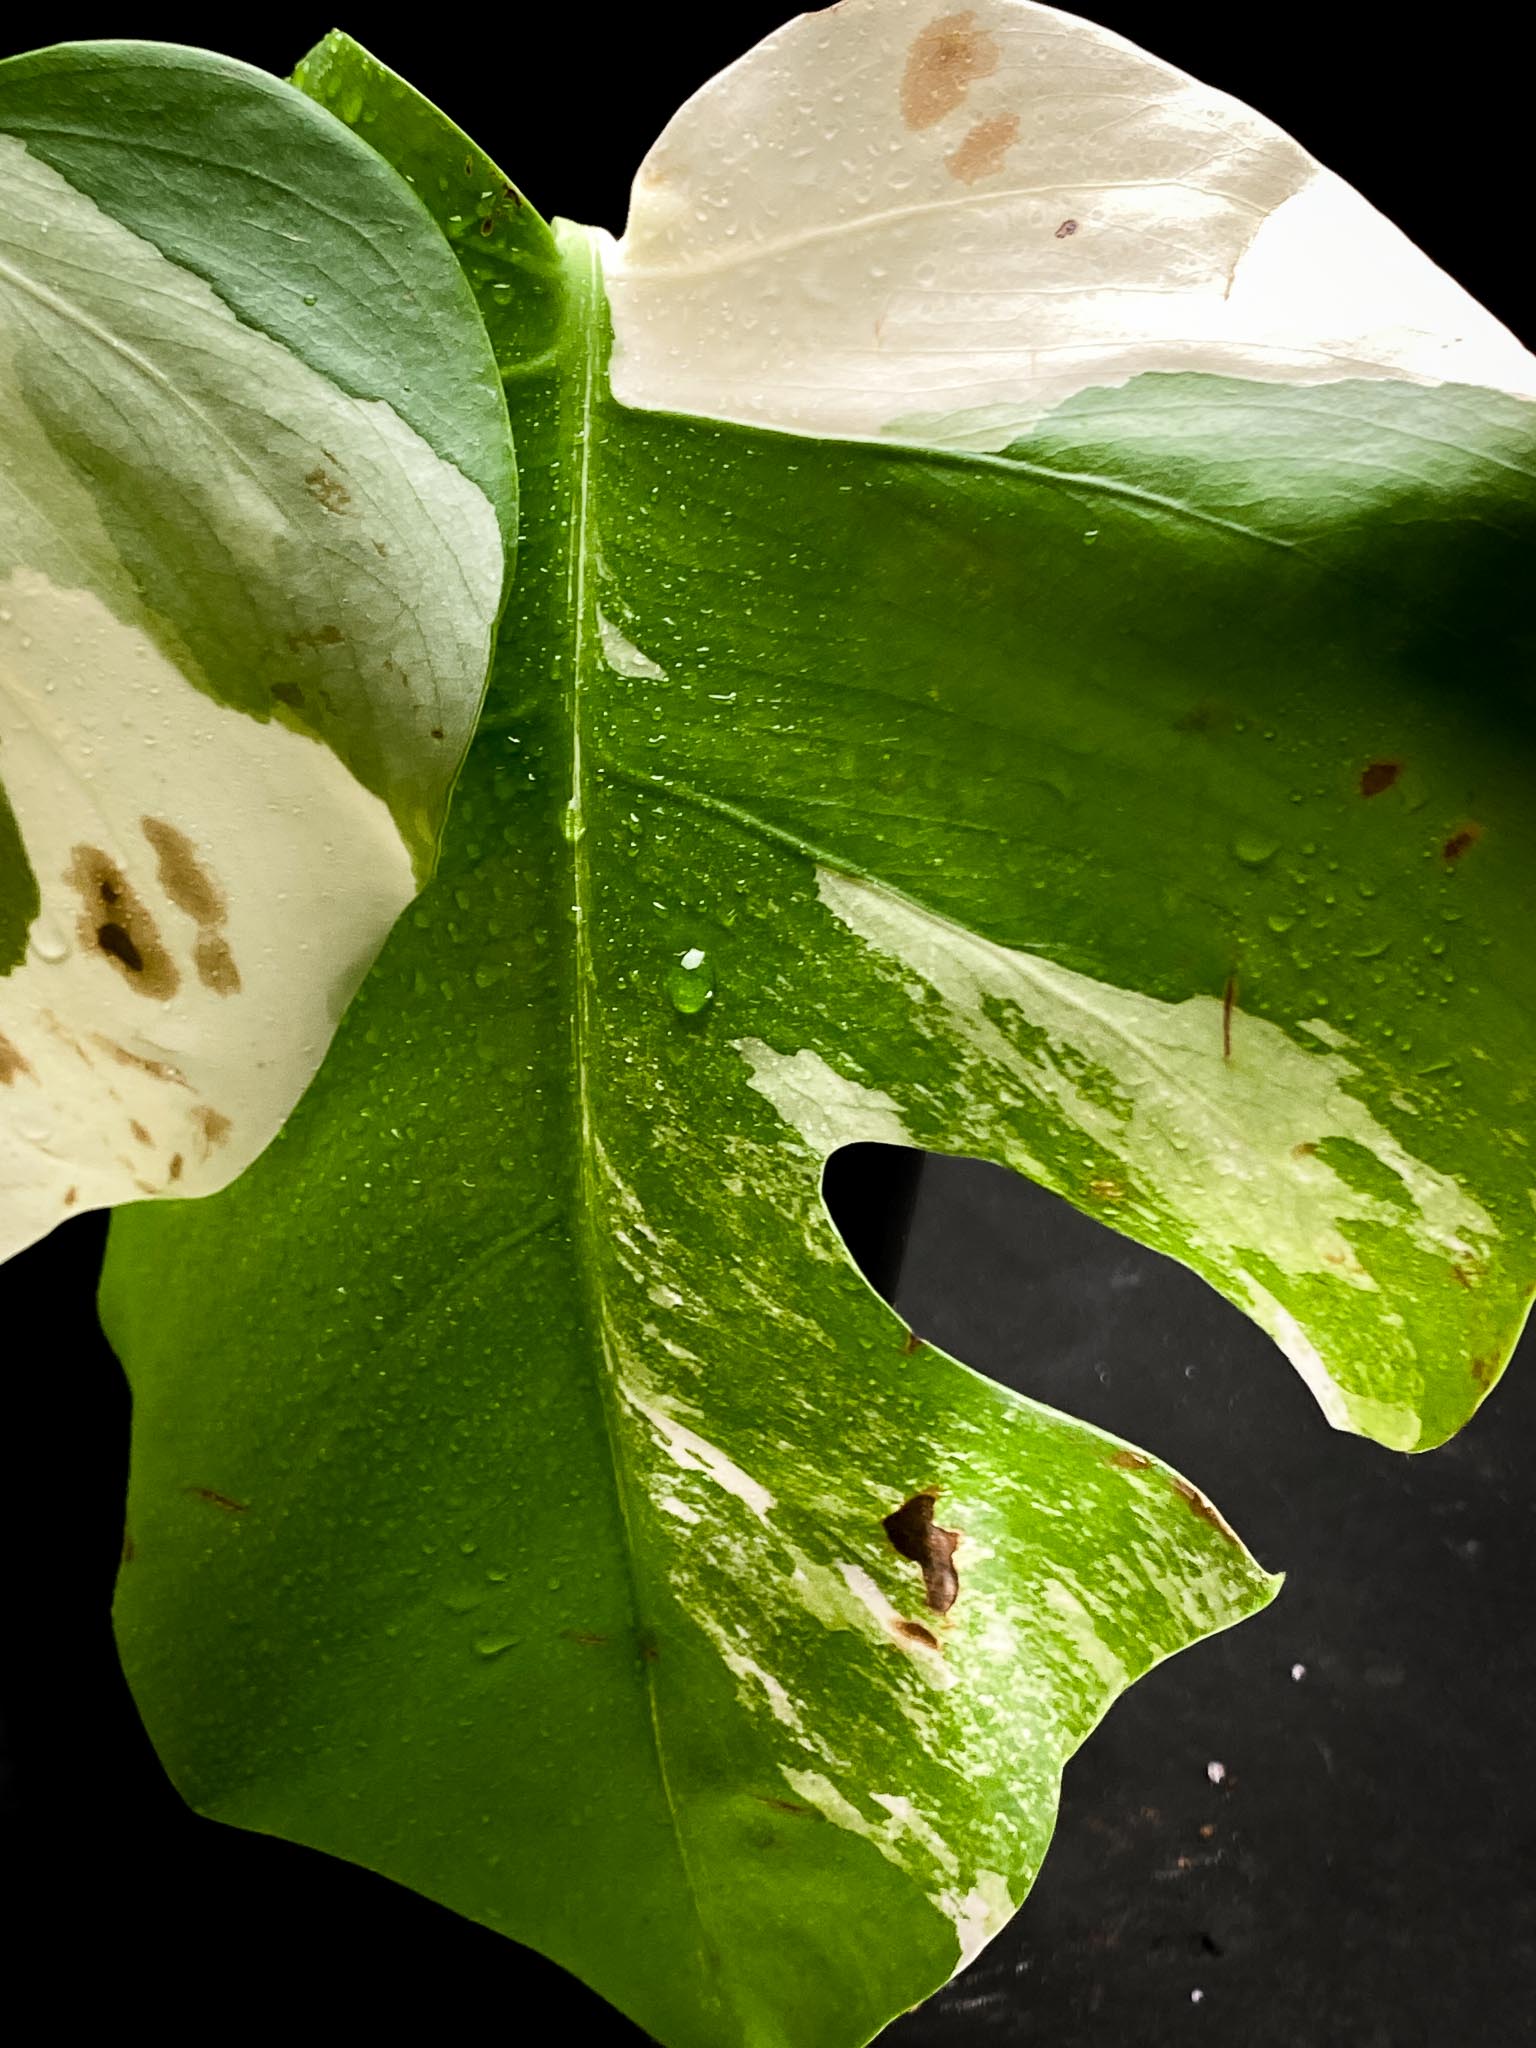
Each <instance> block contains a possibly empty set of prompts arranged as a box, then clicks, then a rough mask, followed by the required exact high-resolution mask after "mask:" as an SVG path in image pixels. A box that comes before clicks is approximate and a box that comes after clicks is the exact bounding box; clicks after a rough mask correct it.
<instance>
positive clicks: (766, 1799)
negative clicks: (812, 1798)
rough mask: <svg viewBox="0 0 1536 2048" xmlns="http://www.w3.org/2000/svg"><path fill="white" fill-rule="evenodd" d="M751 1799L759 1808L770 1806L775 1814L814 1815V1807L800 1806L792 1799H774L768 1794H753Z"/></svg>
mask: <svg viewBox="0 0 1536 2048" xmlns="http://www.w3.org/2000/svg"><path fill="white" fill-rule="evenodd" d="M752 1797H753V1798H754V1799H755V1800H756V1801H757V1803H758V1805H759V1806H771V1807H773V1809H774V1810H775V1812H777V1813H808V1814H811V1815H813V1816H814V1815H815V1812H816V1809H815V1807H814V1806H801V1805H800V1804H799V1802H798V1801H797V1800H794V1799H775V1798H774V1797H773V1795H772V1794H771V1793H769V1792H754V1793H753V1794H752Z"/></svg>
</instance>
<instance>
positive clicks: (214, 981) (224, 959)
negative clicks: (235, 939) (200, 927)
mask: <svg viewBox="0 0 1536 2048" xmlns="http://www.w3.org/2000/svg"><path fill="white" fill-rule="evenodd" d="M192 960H193V964H194V965H195V966H196V968H197V978H198V980H199V981H200V982H201V983H202V984H203V987H204V988H211V989H212V990H213V992H214V994H215V995H216V996H237V995H239V993H240V970H239V968H238V967H237V966H236V965H235V956H234V954H233V953H231V952H230V950H229V941H228V939H226V938H225V937H224V934H223V933H222V932H211V931H204V932H200V933H199V934H198V940H197V944H196V945H195V946H194V947H193V949H192Z"/></svg>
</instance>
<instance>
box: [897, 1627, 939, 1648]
mask: <svg viewBox="0 0 1536 2048" xmlns="http://www.w3.org/2000/svg"><path fill="white" fill-rule="evenodd" d="M892 1627H893V1628H894V1629H895V1631H896V1633H897V1635H899V1636H905V1637H906V1639H907V1641H908V1642H909V1643H921V1644H922V1645H923V1647H924V1649H925V1650H937V1649H939V1648H941V1647H942V1646H941V1644H940V1642H939V1639H938V1637H937V1636H936V1635H935V1634H934V1632H933V1630H932V1629H931V1628H924V1627H923V1624H922V1623H921V1622H920V1621H897V1622H893V1623H892Z"/></svg>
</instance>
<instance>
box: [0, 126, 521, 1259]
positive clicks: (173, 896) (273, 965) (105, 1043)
mask: <svg viewBox="0 0 1536 2048" xmlns="http://www.w3.org/2000/svg"><path fill="white" fill-rule="evenodd" d="M0 173H3V176H0V431H3V436H4V443H5V462H4V466H3V468H0V783H3V787H4V790H5V793H6V796H7V798H8V800H9V803H10V806H11V808H12V810H13V811H14V813H15V816H16V820H17V824H18V826H19V828H20V832H21V835H22V839H23V843H24V845H25V848H26V853H27V857H28V860H29V863H30V865H31V868H32V870H33V873H34V875H35V877H36V881H37V885H38V889H39V892H40V895H41V906H42V907H41V912H40V914H39V916H38V917H37V918H36V920H35V922H34V924H33V926H32V928H31V930H30V933H29V945H28V951H27V955H26V958H25V959H24V960H23V962H22V963H21V964H20V965H18V966H17V967H16V968H14V969H13V970H12V971H11V973H9V974H8V975H6V976H4V977H0V1084H3V1086H0V1108H3V1111H4V1116H3V1122H0V1256H5V1255H8V1254H10V1253H12V1252H15V1251H17V1250H19V1249H21V1248H22V1247H23V1246H24V1245H26V1244H28V1243H30V1242H31V1241H32V1240H33V1239H35V1238H36V1237H39V1236H41V1235H42V1234H43V1233H44V1232H46V1231H47V1230H49V1229H50V1228H52V1226H53V1225H54V1224H55V1223H56V1222H58V1221H59V1220H60V1219H61V1218H62V1217H63V1216H64V1215H65V1214H67V1213H70V1212H73V1211H77V1210H80V1209H86V1208H91V1207H99V1206H104V1205H107V1204H111V1203H116V1202H121V1201H131V1200H135V1199H137V1198H138V1197H140V1196H143V1195H151V1194H171V1195H184V1194H186V1195H191V1194H203V1193H207V1192H209V1191H211V1190H212V1189H215V1188H218V1187H221V1186H223V1185H224V1184H225V1183H226V1182H227V1181H229V1180H230V1179H232V1178H233V1177H234V1175H235V1174H236V1173H237V1172H239V1171H240V1169H241V1168H242V1167H243V1166H245V1165H246V1164H247V1163H248V1162H249V1161H250V1160H251V1159H252V1158H253V1157H254V1156H255V1155H256V1153H257V1152H259V1151H260V1150H261V1149H262V1147H263V1146H264V1145H265V1144H266V1143H267V1142H268V1140H269V1139H270V1138H271V1137H272V1135H273V1134H274V1132H275V1131H276V1130H277V1128H278V1126H279V1125H280V1124H281V1122H282V1121H283V1119H284V1117H285V1116H286V1115H287V1113H288V1111H289V1110H290V1109H291V1108H292V1107H293V1104H294V1103H295V1101H296V1100H297V1099H298V1097H299V1095H300V1093H301V1092H302V1091H303V1089H304V1087H305V1086H306V1084H307V1083H308V1081H309V1079H310V1077H311V1075H312V1074H313V1073H314V1072H315V1069H316V1068H317V1067H318V1065H319V1063H320V1060H321V1058H322V1057H323V1055H324V1053H325V1050H326V1047H327V1045H328V1044H329V1042H330V1038H331V1035H332V1033H333V1031H334V1029H335V1026H336V1023H337V1021H338V1019H339V1017H340V1014H341V1011H342V1009H343V1007H344V1005H345V1004H346V1002H347V1000H348V999H349V997H350V995H351V994H352V992H353V991H354V989H355V988H356V986H357V984H358V982H359V980H360V979H361V977H362V975H363V974H364V972H365V971H366V969H367V967H368V965H369V963H370V962H371V960H372V959H373V957H374V955H375V954H376V953H377V951H378V949H379V947H380V946H381V945H382V943H383V941H384V938H385V936H386V934H387V933H388V931H389V928H390V926H391V924H392V923H393V921H394V919H395V918H396V917H397V916H398V914H399V912H400V911H401V909H402V908H403V907H404V906H405V904H406V903H408V902H409V901H410V899H411V897H412V895H413V894H414V892H415V888H416V880H415V877H414V874H413V862H412V853H411V848H410V847H408V845H407V839H406V832H405V831H403V830H402V824H404V825H405V827H406V829H407V830H408V831H409V832H410V833H411V834H412V835H413V836H414V838H415V842H416V848H417V850H418V853H419V851H420V848H421V846H422V845H423V843H424V842H425V843H430V830H431V828H430V808H429V803H428V799H429V798H430V795H431V790H432V782H433V777H434V775H435V776H436V777H437V782H438V787H439V788H440V789H445V788H446V783H447V777H448V775H449V774H450V773H451V769H452V765H453V763H454V762H455V761H456V760H457V758H458V756H459V754H460V752H461V751H462V748H463V746H464V744H465V743H466V741H467V737H468V733H469V730H470V728H471V726H472V724H473V720H474V717H475V713H476V709H477V706H478V703H479V698H480V692H481V688H482V685H483V682H484V677H485V670H486V666H487V662H488V658H489V650H490V643H491V634H492V630H493V627H494V622H495V617H496V612H497V608H498V604H499V600H500V593H501V586H502V576H503V554H502V546H501V539H500V534H499V530H498V526H497V520H496V515H495V512H494V510H493V508H492V506H491V504H490V503H489V501H488V500H487V499H486V497H485V496H484V494H483V493H482V492H481V491H480V490H479V489H478V488H477V487H476V486H474V485H473V484H471V483H470V482H469V481H468V480H467V479H466V478H465V477H464V476H463V475H461V474H460V472H459V471H458V470H456V469H455V468H453V467H452V466H451V465H450V464H448V463H447V462H445V461H443V460H442V459H441V458H440V457H439V456H438V455H437V454H436V453H435V452H434V450H433V449H432V448H430V447H429V446H428V445H427V443H426V442H425V441H423V440H422V439H421V437H420V436H419V435H417V434H416V433H415V432H414V431H413V430H412V429H411V428H410V427H408V426H407V425H406V424H405V423H404V422H403V421H402V420H401V419H400V418H399V417H398V415H397V414H396V413H395V412H394V411H393V410H391V408H390V407H389V406H387V405H385V404H383V403H381V402H380V401H378V400H359V399H355V398H352V397H350V396H348V395H347V394H346V393H344V392H342V391H340V390H338V389H337V388H336V387H335V386H334V385H333V384H331V383H330V382H329V381H328V380H327V379H326V378H324V377H322V376H320V375H319V374H318V373H317V372H315V371H314V370H313V369H311V368H310V367H309V366H308V365H307V364H305V363H304V362H302V361H301V360H299V358H298V357H296V356H295V355H293V354H292V353H291V352H290V351H288V350H287V349H285V348H283V347H281V346H280V345H278V344H277V343H276V342H274V341H272V340H271V339H270V338H269V337H267V336H265V335H263V334H260V333H258V332H256V331H254V330H253V329H251V328H248V327H246V326H243V325H242V324H241V323H240V322H239V321H238V320H237V319H236V318H235V316H234V315H233V314H232V313H231V312H230V311H229V309H228V307H226V306H225V305H224V304H223V302H222V301H221V300H220V299H219V298H217V297H216V295H215V294H214V293H213V291H212V290H210V288H209V287H208V286H207V285H206V284H205V283H203V282H202V280H200V279H199V278H196V277H194V276H192V275H191V274H190V273H189V272H187V271H185V270H183V269H181V268H179V267H178V266H177V265H175V264H172V263H171V262H169V261H168V260H167V259H166V258H165V257H164V256H163V255H161V253H160V252H159V251H158V250H156V249H155V248H153V247H152V246H151V245H150V244H149V243H147V242H146V241H144V240H142V239H141V238H140V237H138V236H136V235H134V234H132V233H130V232H129V231H128V230H127V229H125V228H123V227H122V226H121V225H120V224H118V223H117V222H115V221H113V220H111V219H110V218H109V217H108V216H107V215H106V214H104V213H103V212H102V211H101V210H100V209H99V208H98V207H97V206H96V205H95V204H94V203H93V202H92V201H91V200H89V199H87V198H85V197H83V196H82V195H81V194H80V193H78V192H76V191H75V190H74V189H73V188H72V187H71V186H70V185H69V184H68V183H67V182H66V181H65V180H64V179H62V178H61V177H59V176H58V175H57V174H56V173H55V172H54V171H52V170H51V169H50V168H49V167H48V166H46V165H44V164H42V163H40V162H39V161H37V160H36V159H35V158H33V157H31V156H30V155H29V154H28V152H27V151H26V150H25V149H24V148H23V147H22V146H21V145H20V144H19V143H18V142H16V141H15V140H14V139H12V138H9V137H0ZM81 450H84V451H85V454H84V456H83V457H82V456H81V453H80V451H81ZM93 464H99V465H100V469H101V472H102V473H104V474H111V475H112V476H113V477H114V478H115V479H116V482H117V485H118V488H117V493H116V497H115V499H114V503H113V509H112V516H111V517H110V518H109V517H108V516H106V514H105V513H104V510H103V505H102V502H101V501H100V500H99V499H98V495H97V493H96V490H95V488H94V486H93V483H92V480H91V479H92V475H93V473H94V472H93V468H92V465H93ZM124 476H127V477H129V478H130V479H131V484H132V488H131V490H128V491H126V492H125V491H124V490H123V489H122V488H121V479H122V478H123V477H124ZM134 493H138V494H139V496H138V497H137V498H136V497H135V496H134ZM160 493H163V494H165V495H166V497H167V498H170V499H173V500H176V501H177V502H178V503H179V504H180V506H181V510H182V514H183V515H185V514H186V512H187V510H188V508H191V518H190V522H189V527H188V530H189V532H192V533H193V534H195V539H193V540H189V559H188V560H187V562H186V566H185V579H184V580H185V585H186V589H185V593H184V594H185V600H186V602H185V609H182V608H181V607H180V600H179V597H178V596H175V595H173V598H172V601H171V603H170V608H169V613H168V612H167V610H166V609H164V608H162V607H164V606H165V605H166V602H167V600H166V598H165V594H164V592H163V591H162V592H161V593H160V594H159V597H158V602H157V607H156V608H151V602H150V598H149V596H148V594H147V593H146V592H145V591H144V590H143V589H142V588H141V587H140V586H139V583H138V581H137V579H136V578H135V575H134V574H133V572H132V571H131V570H130V568H129V567H128V565H127V563H126V562H125V560H124V558H123V541H124V532H123V524H122V521H123V516H124V509H123V508H124V506H125V505H129V506H131V505H133V504H135V503H138V502H142V503H143V504H144V506H145V508H146V511H148V510H150V509H151V508H152V507H153V506H154V505H155V504H156V502H157V494H160ZM199 550H201V551H200V552H199ZM253 591H265V592H271V593H274V595H273V596H272V598H271V601H270V610H261V609H259V608H257V609H256V610H255V611H254V614H253V599H252V593H253ZM226 607H227V614H228V618H229V621H230V628H229V631H230V641H231V643H232V644H238V645H239V646H240V647H241V648H243V647H245V646H246V645H247V644H249V645H250V646H251V648H252V650H253V651H252V659H253V660H256V661H259V660H261V659H262V658H263V657H264V655H265V654H266V653H267V652H269V651H270V649H272V648H274V647H275V648H278V649H280V650H282V651H283V654H284V658H285V659H287V658H291V659H292V660H293V661H294V662H295V663H296V664H298V667H299V669H300V670H301V671H302V673H303V675H304V678H305V683H306V685H307V687H308V691H309V694H310V697H311V698H312V699H313V700H314V702H315V703H317V704H320V705H323V707H324V717H323V721H322V722H324V723H325V724H326V727H327V730H328V731H329V732H330V733H331V734H332V736H333V737H336V738H337V742H338V744H342V743H343V742H344V743H345V745H346V746H347V747H348V748H349V749H353V748H355V757H356V758H357V759H359V760H366V761H367V762H368V763H369V764H370V772H371V777H372V779H373V780H374V781H375V782H376V783H377V784H378V786H379V787H381V788H382V789H383V790H384V791H385V792H386V793H387V794H389V795H391V796H392V797H394V798H395V799H396V802H395V807H394V810H393V811H392V809H391V805H390V804H389V803H387V802H386V801H385V798H384V796H383V795H380V794H374V793H372V792H371V791H370V789H368V788H365V787H364V786H363V783H362V782H361V781H360V780H359V779H358V777H357V775H356V774H354V773H353V772H352V770H351V769H349V768H348V766H346V765H345V764H344V762H343V761H342V759H341V758H340V757H339V755H338V753H337V752H336V751H333V749H332V747H331V746H330V745H327V744H326V743H324V741H322V740H321V739H319V738H317V737H315V736H314V735H313V734H312V733H311V732H309V731H306V730H302V729H299V728H301V727H302V725H303V724H304V722H305V716H306V714H305V713H304V712H303V711H302V710H301V709H296V710H295V712H294V717H293V725H292V726H290V725H288V724H284V723H280V722H278V719H277V718H270V719H268V718H260V717H255V716H251V715H247V714H246V713H244V712H242V711H239V710H235V709H231V708H229V706H228V704H227V703H226V702H221V701H219V695H226V696H227V694H228V684H229V676H228V675H225V676H223V677H222V678H219V679H218V681H217V685H214V684H212V683H211V681H210V676H209V674H208V673H207V671H206V670H205V669H204V668H203V667H202V666H201V664H200V661H199V657H198V654H197V652H196V651H195V648H196V646H197V645H198V644H201V645H202V646H204V647H205V648H206V647H207V646H208V644H209V640H208V634H207V626H208V621H209V619H210V618H212V619H213V620H214V622H215V624H216V623H217V620H218V618H219V617H220V616H221V615H222V614H223V613H224V611H225V609H226ZM194 618H195V619H196V621H197V625H196V628H195V630H194V629H193V628H191V627H188V626H187V621H188V620H191V619H194ZM199 634H201V635H202V639H201V641H200V642H199V639H198V635H199ZM237 636H238V640H237ZM224 652H225V653H226V654H227V653H228V650H227V649H225V650H224ZM215 687H217V689H218V694H217V695H216V694H215ZM303 695H304V693H303V692H302V691H301V692H299V693H298V697H300V698H302V697H303ZM315 715H316V716H317V717H320V716H321V714H320V713H319V712H316V713H315ZM434 750H439V751H437V752H436V753H434ZM423 761H426V762H428V763H429V764H430V763H433V762H439V763H441V766H440V767H433V766H429V767H428V769H427V771H426V772H425V773H424V774H421V773H418V772H417V769H418V767H419V764H420V763H421V762H423ZM418 806H419V808H418Z"/></svg>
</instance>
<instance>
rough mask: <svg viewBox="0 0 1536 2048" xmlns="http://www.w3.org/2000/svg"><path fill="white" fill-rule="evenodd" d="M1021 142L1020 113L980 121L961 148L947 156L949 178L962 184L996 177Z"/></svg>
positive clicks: (970, 183) (971, 183) (993, 116)
mask: <svg viewBox="0 0 1536 2048" xmlns="http://www.w3.org/2000/svg"><path fill="white" fill-rule="evenodd" d="M1018 139H1019V117H1018V115H1017V114H993V115H992V116H991V118H990V119H989V120H986V121H978V122H977V123H976V126H975V127H974V128H973V129H972V130H971V132H970V134H969V135H967V136H966V138H965V140H964V142H962V143H961V145H960V147H959V148H958V149H953V150H951V151H950V153H949V155H948V156H947V157H945V159H944V162H945V165H946V166H947V168H948V171H949V175H950V176H951V177H952V178H958V179H959V181H960V183H961V184H962V185H974V184H975V183H976V182H977V180H978V179H980V178H990V177H992V176H993V175H994V174H995V173H996V172H998V171H1000V170H1001V169H1002V168H1003V159H1004V158H1005V157H1006V156H1007V154H1008V152H1009V150H1010V149H1012V147H1013V145H1014V144H1015V143H1016V142H1017V141H1018Z"/></svg>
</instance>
